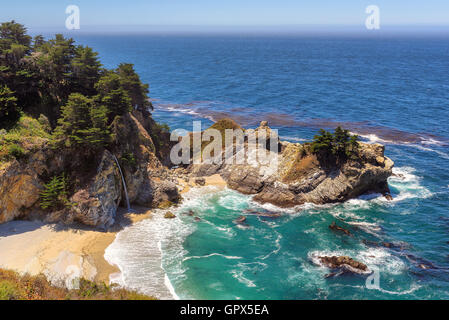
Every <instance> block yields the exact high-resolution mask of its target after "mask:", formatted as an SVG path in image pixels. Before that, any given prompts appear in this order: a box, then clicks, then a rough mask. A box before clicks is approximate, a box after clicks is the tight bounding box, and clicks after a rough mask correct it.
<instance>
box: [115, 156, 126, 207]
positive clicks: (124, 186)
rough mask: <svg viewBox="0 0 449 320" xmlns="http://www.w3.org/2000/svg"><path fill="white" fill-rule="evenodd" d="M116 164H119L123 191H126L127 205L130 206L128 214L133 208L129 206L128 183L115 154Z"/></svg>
mask: <svg viewBox="0 0 449 320" xmlns="http://www.w3.org/2000/svg"><path fill="white" fill-rule="evenodd" d="M112 156H113V157H114V160H115V163H116V164H117V167H118V170H119V171H120V175H121V176H122V182H123V190H125V198H126V205H127V206H128V212H130V211H131V206H130V205H129V197H128V190H127V189H126V182H125V177H124V176H123V172H122V168H120V164H119V163H118V160H117V157H116V156H115V155H114V154H113V155H112Z"/></svg>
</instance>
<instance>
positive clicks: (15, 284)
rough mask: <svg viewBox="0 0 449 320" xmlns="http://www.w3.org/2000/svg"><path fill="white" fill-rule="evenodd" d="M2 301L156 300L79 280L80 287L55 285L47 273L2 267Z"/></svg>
mask: <svg viewBox="0 0 449 320" xmlns="http://www.w3.org/2000/svg"><path fill="white" fill-rule="evenodd" d="M0 300H156V298H154V297H151V296H146V295H143V294H140V293H137V292H135V291H130V290H126V289H122V288H115V287H113V286H108V285H106V284H104V283H101V284H97V283H94V282H92V281H89V280H86V279H80V280H79V288H78V289H71V290H69V289H66V288H61V287H57V286H54V285H52V284H51V283H50V282H49V281H48V280H47V279H46V278H45V276H44V275H37V276H30V275H19V274H18V273H16V272H14V271H10V270H4V269H0Z"/></svg>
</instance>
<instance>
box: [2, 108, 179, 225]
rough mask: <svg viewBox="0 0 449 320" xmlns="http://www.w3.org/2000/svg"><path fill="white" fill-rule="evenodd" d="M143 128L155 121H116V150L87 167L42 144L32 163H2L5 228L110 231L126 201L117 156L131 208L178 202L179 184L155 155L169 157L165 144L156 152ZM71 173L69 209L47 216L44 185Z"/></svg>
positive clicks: (36, 147) (76, 158) (97, 157)
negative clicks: (75, 225)
mask: <svg viewBox="0 0 449 320" xmlns="http://www.w3.org/2000/svg"><path fill="white" fill-rule="evenodd" d="M147 116H148V115H147ZM138 118H140V120H138ZM144 125H146V126H148V127H150V129H151V126H152V125H154V121H153V120H152V119H147V120H146V121H145V117H144V116H143V115H142V114H140V113H138V112H134V115H132V114H127V115H124V116H122V117H119V118H116V120H115V121H114V122H113V124H112V130H113V137H114V141H113V144H112V146H111V147H110V148H109V150H106V149H103V150H102V151H100V152H101V153H99V154H97V155H94V156H93V157H91V158H89V159H90V160H88V161H86V159H85V158H83V155H82V151H80V152H77V153H72V152H70V151H69V150H53V149H51V148H49V147H48V145H49V141H48V140H42V141H40V142H39V145H36V144H35V145H33V146H31V147H32V148H33V149H34V150H37V151H36V152H32V153H31V152H30V156H29V157H28V158H27V159H22V160H21V161H20V162H19V161H17V160H12V161H9V162H2V163H0V223H3V222H7V221H11V220H14V219H35V218H36V219H42V220H46V221H49V222H58V221H60V222H65V223H71V222H74V221H77V222H80V223H83V224H85V225H89V226H95V227H102V228H107V227H109V226H111V225H112V224H113V223H114V221H115V215H116V211H117V208H118V206H119V204H120V203H121V201H122V200H123V199H125V196H124V193H123V192H124V188H123V185H122V180H121V177H120V172H119V169H118V166H117V164H116V162H115V159H114V157H113V154H115V155H116V157H117V158H118V159H119V163H120V166H121V167H122V171H123V174H124V177H125V182H126V185H127V189H128V194H129V199H130V202H131V204H137V205H142V206H147V207H158V205H159V204H160V203H163V202H170V203H176V202H178V201H179V200H180V195H179V193H178V189H177V185H176V183H175V181H176V180H175V178H172V177H171V174H170V170H169V169H168V168H167V166H165V165H164V164H163V163H162V162H161V160H160V159H159V158H158V156H157V155H156V154H158V155H160V156H162V157H164V156H165V152H166V151H165V150H164V148H163V147H164V146H163V143H162V142H161V141H159V144H160V145H159V148H157V147H156V146H155V144H154V143H153V139H152V138H151V135H150V133H149V131H148V130H147V129H146V128H145V127H144ZM166 138H167V137H164V136H162V137H161V139H165V140H166ZM165 140H164V141H165ZM162 160H163V159H162ZM66 171H68V172H69V173H70V182H71V190H70V194H69V202H70V206H68V207H66V208H62V209H61V208H60V209H59V210H53V211H45V210H42V209H41V208H40V205H39V204H40V193H41V192H42V190H43V188H44V184H45V183H46V182H48V179H49V178H50V177H52V176H55V175H60V174H61V173H62V172H66Z"/></svg>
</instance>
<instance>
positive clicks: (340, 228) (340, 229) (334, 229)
mask: <svg viewBox="0 0 449 320" xmlns="http://www.w3.org/2000/svg"><path fill="white" fill-rule="evenodd" d="M329 229H331V230H333V231H338V232H343V233H344V234H346V235H348V236H351V235H352V234H351V232H350V231H349V230H346V229H344V228H342V227H339V226H337V224H336V223H335V221H334V222H332V224H331V225H330V226H329Z"/></svg>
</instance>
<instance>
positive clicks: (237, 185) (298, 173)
mask: <svg viewBox="0 0 449 320" xmlns="http://www.w3.org/2000/svg"><path fill="white" fill-rule="evenodd" d="M262 129H263V130H269V128H268V127H267V124H266V123H262V124H261V127H259V128H258V129H256V132H257V131H258V130H262ZM247 144H248V142H247V143H246V147H248V145H247ZM359 145H360V151H359V159H358V160H357V161H346V162H345V163H344V164H342V165H338V166H337V165H334V166H328V165H326V166H325V165H322V164H321V163H320V161H319V160H318V159H317V157H316V156H315V155H313V154H311V153H310V151H308V150H307V147H306V146H305V145H301V144H297V143H289V142H279V150H280V151H279V152H278V151H276V152H275V153H273V152H269V158H271V159H276V156H277V163H276V162H275V161H274V160H273V161H268V163H267V164H263V163H262V164H258V163H255V164H254V163H253V164H248V163H245V164H235V163H236V161H233V164H218V165H214V164H201V165H192V166H191V167H190V168H189V169H190V170H191V173H192V174H193V175H194V176H209V175H212V174H216V173H219V174H220V175H221V176H222V177H223V178H224V180H226V182H227V184H228V186H229V187H230V188H232V189H235V190H237V191H239V192H242V193H245V194H254V195H255V196H254V200H256V201H259V202H261V203H272V204H275V205H277V206H281V207H292V206H295V205H300V204H304V203H306V202H311V203H315V204H324V203H333V202H341V201H345V200H348V199H351V198H355V197H358V196H360V195H362V194H364V193H370V192H378V193H382V194H384V195H388V194H389V189H388V184H387V179H388V177H389V176H390V175H391V174H392V168H393V165H394V163H393V161H392V160H390V159H389V158H387V157H385V155H384V147H383V146H382V145H379V144H373V145H370V144H365V143H359ZM254 148H255V149H257V148H261V146H258V145H257V146H254ZM224 152H225V151H224ZM234 157H237V154H235V155H234Z"/></svg>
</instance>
